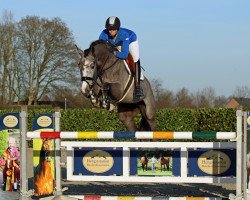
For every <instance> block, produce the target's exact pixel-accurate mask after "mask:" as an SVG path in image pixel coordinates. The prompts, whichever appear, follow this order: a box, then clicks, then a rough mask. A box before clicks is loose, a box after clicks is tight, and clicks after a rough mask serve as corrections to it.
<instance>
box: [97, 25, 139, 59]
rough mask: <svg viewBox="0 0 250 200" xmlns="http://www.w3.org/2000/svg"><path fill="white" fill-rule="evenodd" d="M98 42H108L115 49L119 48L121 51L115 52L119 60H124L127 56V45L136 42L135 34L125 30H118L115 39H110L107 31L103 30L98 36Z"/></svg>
mask: <svg viewBox="0 0 250 200" xmlns="http://www.w3.org/2000/svg"><path fill="white" fill-rule="evenodd" d="M99 39H100V40H104V41H108V42H109V43H110V44H113V45H114V46H116V47H119V46H120V47H121V51H116V56H117V57H118V58H121V59H126V58H127V57H128V54H129V44H130V43H131V42H134V41H136V40H137V36H136V34H135V33H134V32H133V31H131V30H129V29H126V28H119V30H118V33H117V35H116V37H115V38H112V37H111V36H110V35H109V33H108V30H107V29H105V30H103V31H102V32H101V34H100V36H99Z"/></svg>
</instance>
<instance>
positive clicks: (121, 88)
mask: <svg viewBox="0 0 250 200" xmlns="http://www.w3.org/2000/svg"><path fill="white" fill-rule="evenodd" d="M111 48H114V47H112V46H111V45H110V44H109V43H107V42H105V41H102V40H97V41H94V42H92V43H91V45H90V47H89V48H88V49H86V50H84V51H82V50H81V49H79V48H78V47H77V50H78V53H79V55H80V61H79V64H78V66H79V68H80V72H81V80H82V88H81V90H82V93H83V94H84V96H86V97H88V98H90V99H91V102H92V104H93V105H94V106H95V107H101V108H106V109H108V110H110V105H111V106H112V104H113V105H116V106H117V111H118V116H119V119H120V121H121V122H122V123H123V124H124V126H125V127H126V128H127V130H128V131H136V130H141V131H152V130H154V129H155V126H156V122H155V116H156V103H155V99H154V95H153V92H152V89H151V86H150V83H149V81H148V79H147V78H146V77H144V80H142V81H141V86H142V88H143V91H144V94H145V98H144V99H142V100H140V101H139V102H134V101H133V91H134V78H133V75H132V74H131V72H130V71H129V70H128V69H127V68H126V64H125V62H124V60H122V59H119V58H117V57H115V56H114V55H113V53H111V52H110V49H111ZM114 50H115V49H114ZM110 103H111V104H110ZM137 114H141V117H142V118H141V122H140V126H139V127H137V126H136V124H135V122H134V118H135V117H136V116H137Z"/></svg>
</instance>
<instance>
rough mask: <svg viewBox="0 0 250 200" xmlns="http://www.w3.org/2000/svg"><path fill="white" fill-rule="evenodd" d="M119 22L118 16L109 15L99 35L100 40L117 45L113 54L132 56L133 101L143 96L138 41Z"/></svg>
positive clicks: (121, 56)
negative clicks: (133, 68) (133, 72)
mask: <svg viewBox="0 0 250 200" xmlns="http://www.w3.org/2000/svg"><path fill="white" fill-rule="evenodd" d="M120 25H121V22H120V19H119V18H118V17H114V16H111V17H109V18H108V19H107V20H106V24H105V28H106V29H104V30H103V31H102V32H101V34H100V36H99V39H100V40H104V41H108V42H109V43H110V44H112V45H114V46H116V47H117V49H119V50H117V51H114V52H112V53H114V55H115V56H116V57H117V58H120V59H126V58H127V57H128V55H129V53H130V54H131V56H132V57H133V60H134V62H135V90H134V101H138V100H140V99H142V98H143V97H144V92H143V90H142V88H141V86H140V77H141V66H140V57H139V43H138V40H137V36H136V34H135V33H134V32H133V31H131V30H129V29H126V28H121V27H120Z"/></svg>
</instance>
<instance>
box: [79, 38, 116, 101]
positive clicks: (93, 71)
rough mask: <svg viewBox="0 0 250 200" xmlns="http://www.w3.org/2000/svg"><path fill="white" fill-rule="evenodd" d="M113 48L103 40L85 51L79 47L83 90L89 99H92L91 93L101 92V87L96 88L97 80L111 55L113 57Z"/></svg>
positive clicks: (94, 43) (93, 43)
mask: <svg viewBox="0 0 250 200" xmlns="http://www.w3.org/2000/svg"><path fill="white" fill-rule="evenodd" d="M111 48H113V47H111V46H110V44H108V43H107V42H105V41H102V40H97V41H94V42H92V43H91V44H90V47H89V48H88V49H86V50H84V51H82V50H81V49H79V48H78V47H77V50H78V53H79V55H80V61H79V63H78V66H79V68H80V72H81V80H82V88H81V90H82V93H83V94H84V96H86V97H88V98H89V97H91V94H90V92H91V91H92V92H93V91H99V90H98V88H99V86H96V83H97V79H98V76H101V74H102V70H103V67H104V66H105V63H106V62H107V59H108V57H109V55H112V54H111V53H110V49H111ZM99 78H100V77H99Z"/></svg>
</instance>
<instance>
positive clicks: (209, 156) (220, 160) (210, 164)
mask: <svg viewBox="0 0 250 200" xmlns="http://www.w3.org/2000/svg"><path fill="white" fill-rule="evenodd" d="M197 164H198V166H199V168H200V169H201V170H202V171H203V172H205V173H207V174H211V175H218V174H222V173H224V172H226V171H227V170H228V169H229V168H230V165H231V160H230V158H229V157H228V155H227V154H225V153H223V152H221V151H214V150H211V151H207V152H205V153H203V154H201V155H200V157H199V158H198V161H197Z"/></svg>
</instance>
